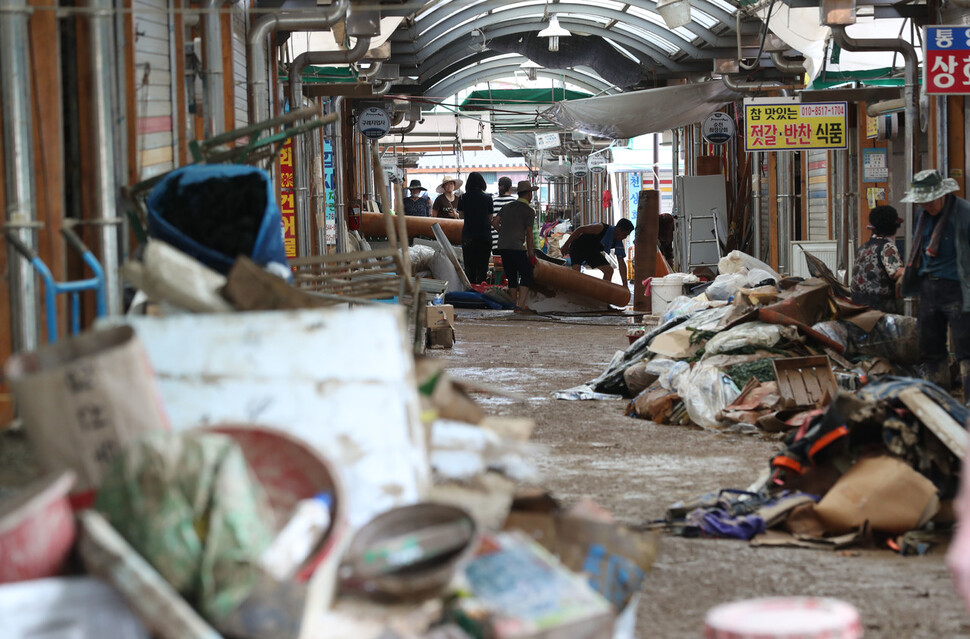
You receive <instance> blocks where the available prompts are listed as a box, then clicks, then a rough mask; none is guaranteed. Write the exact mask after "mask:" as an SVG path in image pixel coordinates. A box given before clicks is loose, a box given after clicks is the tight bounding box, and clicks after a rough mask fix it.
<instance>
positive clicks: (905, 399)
mask: <svg viewBox="0 0 970 639" xmlns="http://www.w3.org/2000/svg"><path fill="white" fill-rule="evenodd" d="M898 397H899V401H901V402H902V403H903V404H905V405H906V407H907V408H908V409H910V410H911V411H913V414H914V415H916V417H917V419H919V420H920V421H921V422H922V423H923V425H924V426H926V427H927V428H928V429H930V431H932V433H933V434H934V435H936V436H937V437H939V438H940V441H941V442H943V444H944V445H945V446H946V447H947V448H949V449H950V450H951V451H952V452H953V454H954V455H956V456H957V457H959V458H960V460H961V461H962V460H963V459H964V457H965V456H966V454H967V437H968V435H967V431H966V429H965V428H964V427H963V426H961V425H960V424H959V422H957V420H955V419H953V418H952V417H950V414H949V413H948V412H946V411H945V410H943V407H942V406H940V405H939V404H937V403H936V402H934V401H933V400H932V399H930V398H929V397H927V396H926V394H925V393H924V392H923V391H922V390H920V389H919V388H918V387H915V386H913V387H910V388H905V389H903V390H901V391H900V392H899V395H898Z"/></svg>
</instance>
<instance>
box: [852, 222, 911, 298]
mask: <svg viewBox="0 0 970 639" xmlns="http://www.w3.org/2000/svg"><path fill="white" fill-rule="evenodd" d="M900 222H901V220H900V219H899V213H897V212H896V209H894V208H893V207H891V206H877V207H876V208H874V209H872V210H871V211H869V228H870V229H872V237H870V238H869V241H868V242H866V243H865V244H863V245H862V246H860V247H859V248H858V249H856V252H855V261H854V262H853V265H852V279H851V280H850V282H849V290H850V291H851V292H852V301H853V302H855V303H856V304H861V305H863V306H870V307H872V308H874V309H876V310H879V311H882V312H883V313H895V314H898V313H899V311H900V308H899V307H900V305H899V300H897V299H896V280H898V279H899V278H900V277H901V276H902V274H903V260H902V258H901V257H900V256H899V251H898V250H897V249H896V229H898V228H899V224H900Z"/></svg>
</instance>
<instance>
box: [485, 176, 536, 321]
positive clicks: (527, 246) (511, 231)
mask: <svg viewBox="0 0 970 639" xmlns="http://www.w3.org/2000/svg"><path fill="white" fill-rule="evenodd" d="M538 190H539V187H537V186H532V184H531V183H530V182H529V181H528V180H522V181H520V182H519V185H518V187H517V188H516V192H517V193H518V195H519V199H517V200H515V201H513V202H509V203H508V204H506V205H505V206H503V207H502V210H500V211H499V212H498V215H496V216H494V217H492V226H494V227H495V230H497V231H498V252H499V256H501V258H502V266H503V268H504V269H505V276H506V277H507V278H508V280H509V292H510V293H511V294H512V299H513V301H514V302H515V312H516V313H527V314H535V311H533V310H532V309H531V308H529V306H528V300H529V287H531V286H532V283H533V280H532V267H533V266H535V263H536V256H535V242H534V241H533V238H532V225H533V224H535V219H536V212H535V210H533V208H532V195H533V193H535V192H536V191H538Z"/></svg>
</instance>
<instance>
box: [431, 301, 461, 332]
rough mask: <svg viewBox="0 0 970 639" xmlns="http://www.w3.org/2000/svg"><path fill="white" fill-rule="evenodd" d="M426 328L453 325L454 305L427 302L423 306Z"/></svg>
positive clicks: (452, 326)
mask: <svg viewBox="0 0 970 639" xmlns="http://www.w3.org/2000/svg"><path fill="white" fill-rule="evenodd" d="M425 313H426V315H425V320H426V322H425V325H426V326H427V327H428V328H441V327H443V326H450V327H451V328H454V327H455V307H454V306H452V305H451V304H429V305H428V306H426V307H425Z"/></svg>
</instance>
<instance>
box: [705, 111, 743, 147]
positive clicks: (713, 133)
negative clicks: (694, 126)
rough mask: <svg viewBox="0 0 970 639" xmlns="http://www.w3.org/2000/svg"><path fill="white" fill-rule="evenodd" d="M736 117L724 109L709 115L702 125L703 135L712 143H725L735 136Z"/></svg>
mask: <svg viewBox="0 0 970 639" xmlns="http://www.w3.org/2000/svg"><path fill="white" fill-rule="evenodd" d="M734 133H735V128H734V119H733V118H731V116H730V115H728V114H727V113H724V112H723V111H717V112H715V113H712V114H710V115H709V116H707V119H706V120H704V124H703V125H702V126H701V135H703V136H704V139H705V140H707V141H708V142H710V143H711V144H724V143H725V142H727V141H728V140H730V139H731V138H733V137H734Z"/></svg>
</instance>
